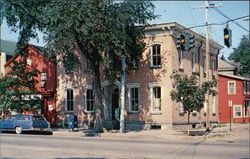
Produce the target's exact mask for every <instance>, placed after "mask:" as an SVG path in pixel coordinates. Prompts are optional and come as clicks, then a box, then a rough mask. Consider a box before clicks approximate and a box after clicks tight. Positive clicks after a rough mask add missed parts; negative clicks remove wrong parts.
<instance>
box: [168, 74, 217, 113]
mask: <svg viewBox="0 0 250 159" xmlns="http://www.w3.org/2000/svg"><path fill="white" fill-rule="evenodd" d="M171 78H173V80H174V83H173V88H174V90H172V91H171V93H170V96H171V99H172V100H173V101H176V102H179V103H182V105H183V107H184V112H185V113H188V115H189V114H190V113H191V112H193V111H198V112H199V111H200V110H201V109H202V108H203V107H204V105H203V103H204V102H205V95H206V93H209V94H212V95H213V96H215V95H216V94H217V92H216V91H215V90H213V89H212V88H213V87H215V86H216V84H217V82H216V80H213V81H209V82H203V83H202V84H201V86H199V84H198V79H197V75H191V76H190V77H188V76H187V75H180V74H174V75H172V76H171Z"/></svg>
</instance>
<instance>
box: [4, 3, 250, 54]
mask: <svg viewBox="0 0 250 159" xmlns="http://www.w3.org/2000/svg"><path fill="white" fill-rule="evenodd" d="M153 3H154V4H155V7H156V8H155V14H156V15H160V17H159V18H158V19H155V20H153V21H150V24H157V23H166V22H177V23H179V24H181V25H183V26H185V27H192V26H196V25H202V24H205V9H192V7H196V6H204V5H205V1H153ZM213 3H215V4H216V5H222V7H219V8H218V9H219V10H221V11H222V12H223V13H224V14H225V15H227V16H228V17H230V18H231V19H235V18H238V17H242V16H247V15H249V1H213ZM248 19H249V18H248ZM227 20H228V19H226V18H225V17H223V16H222V15H220V14H219V13H218V12H216V11H215V10H214V9H210V11H209V23H218V22H226V21H227ZM237 22H238V23H239V24H240V25H242V26H243V27H244V28H246V29H248V30H249V20H248V21H247V20H243V19H240V20H237ZM225 26H226V25H216V26H215V25H214V26H212V27H211V30H210V35H211V38H212V39H213V40H215V41H216V42H217V43H219V44H220V45H222V46H224V40H223V29H224V28H225ZM229 27H230V28H231V29H232V34H233V38H232V39H233V41H232V45H233V46H232V47H237V46H238V45H239V43H240V39H241V38H242V36H243V35H248V34H249V32H247V31H245V30H243V29H242V28H240V27H239V26H237V25H236V24H235V23H233V22H230V23H229ZM192 30H193V31H195V32H197V33H199V34H204V33H205V27H199V28H195V29H192ZM39 37H40V38H39V39H40V40H39V42H37V40H35V39H33V40H31V41H30V43H32V44H35V45H40V46H43V45H44V43H43V40H42V35H41V34H39ZM17 38H18V34H17V33H13V32H12V33H11V32H10V29H9V28H8V26H7V25H6V23H3V24H2V25H1V39H5V40H11V41H17ZM231 52H232V49H227V48H224V49H222V50H221V53H222V54H224V55H225V56H226V57H227V56H228V55H229V54H230V53H231Z"/></svg>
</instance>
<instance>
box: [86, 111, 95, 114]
mask: <svg viewBox="0 0 250 159" xmlns="http://www.w3.org/2000/svg"><path fill="white" fill-rule="evenodd" d="M84 113H85V114H94V111H84Z"/></svg>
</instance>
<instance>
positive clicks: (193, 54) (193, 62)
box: [191, 52, 196, 72]
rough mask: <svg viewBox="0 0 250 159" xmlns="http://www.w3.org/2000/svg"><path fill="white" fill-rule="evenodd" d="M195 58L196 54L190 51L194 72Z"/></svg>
mask: <svg viewBox="0 0 250 159" xmlns="http://www.w3.org/2000/svg"><path fill="white" fill-rule="evenodd" d="M195 59H196V54H195V52H192V61H191V62H192V63H191V66H192V72H195Z"/></svg>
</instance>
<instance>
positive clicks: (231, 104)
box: [218, 59, 250, 123]
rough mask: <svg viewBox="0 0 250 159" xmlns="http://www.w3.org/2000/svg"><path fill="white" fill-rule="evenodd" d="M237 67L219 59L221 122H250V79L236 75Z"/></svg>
mask: <svg viewBox="0 0 250 159" xmlns="http://www.w3.org/2000/svg"><path fill="white" fill-rule="evenodd" d="M236 69H237V68H236V67H234V66H233V65H231V64H230V63H228V62H226V61H223V60H221V59H219V68H218V71H219V75H218V91H219V94H218V97H219V122H220V123H229V122H230V120H231V121H232V122H235V123H245V122H250V78H246V77H242V76H239V75H236Z"/></svg>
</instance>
